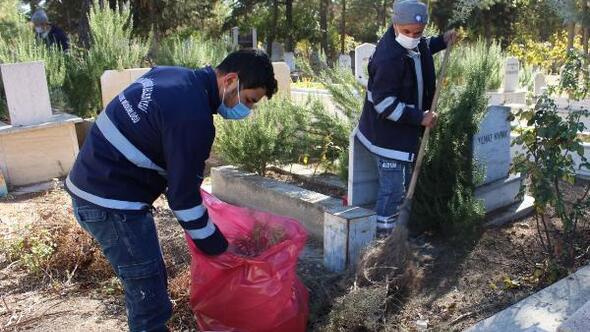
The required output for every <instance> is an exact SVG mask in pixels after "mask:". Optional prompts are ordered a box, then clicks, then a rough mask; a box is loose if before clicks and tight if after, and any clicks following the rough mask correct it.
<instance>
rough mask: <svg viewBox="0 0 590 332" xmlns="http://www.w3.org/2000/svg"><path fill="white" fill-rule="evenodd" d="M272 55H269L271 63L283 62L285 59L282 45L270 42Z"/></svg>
mask: <svg viewBox="0 0 590 332" xmlns="http://www.w3.org/2000/svg"><path fill="white" fill-rule="evenodd" d="M271 48H272V55H271V61H272V62H279V61H283V59H284V58H285V55H284V53H285V50H284V47H283V44H281V43H279V42H272V47H271Z"/></svg>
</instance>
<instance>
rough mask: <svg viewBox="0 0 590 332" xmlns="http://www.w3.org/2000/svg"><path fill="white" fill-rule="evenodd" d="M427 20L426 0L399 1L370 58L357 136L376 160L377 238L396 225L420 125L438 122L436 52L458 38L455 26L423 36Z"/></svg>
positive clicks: (424, 125)
mask: <svg viewBox="0 0 590 332" xmlns="http://www.w3.org/2000/svg"><path fill="white" fill-rule="evenodd" d="M427 23H428V8H427V7H426V5H425V4H424V3H422V2H420V1H417V0H396V1H395V2H394V4H393V24H392V26H390V27H389V29H388V30H387V32H386V33H385V35H384V36H383V37H382V38H381V40H380V41H379V44H378V45H377V48H376V49H375V53H374V54H373V56H372V57H371V59H370V61H369V68H368V69H369V82H368V86H367V95H366V98H365V103H364V107H363V112H362V115H361V119H360V122H359V126H358V128H357V129H355V137H356V139H357V140H358V141H360V142H361V143H362V144H363V145H364V146H365V147H366V148H367V149H368V150H369V151H371V152H372V153H373V155H374V156H375V161H376V163H377V171H378V175H379V189H378V192H377V202H376V206H375V212H376V214H377V235H378V236H379V237H385V236H387V235H388V234H390V233H391V232H392V230H393V229H394V228H395V226H396V220H397V216H398V208H399V205H400V204H401V203H402V202H403V200H404V195H405V189H406V186H407V185H408V184H409V182H410V179H411V174H412V162H414V159H415V157H416V152H417V149H418V142H419V139H420V135H421V133H422V128H423V127H433V126H434V125H435V124H436V118H437V115H436V114H435V113H433V112H429V111H428V110H429V109H430V106H431V104H432V99H433V97H434V92H435V82H436V77H435V71H434V61H433V58H432V55H433V54H435V53H437V52H439V51H441V50H443V49H445V48H446V46H447V44H448V43H449V42H452V41H453V40H455V39H456V38H457V34H456V32H455V31H453V30H451V31H448V32H446V33H445V34H444V35H441V36H438V37H433V38H425V37H424V29H425V28H426V24H427Z"/></svg>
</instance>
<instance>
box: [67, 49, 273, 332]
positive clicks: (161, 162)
mask: <svg viewBox="0 0 590 332" xmlns="http://www.w3.org/2000/svg"><path fill="white" fill-rule="evenodd" d="M276 91H277V82H276V80H275V78H274V73H273V67H272V63H271V62H270V60H269V58H268V56H267V55H266V54H265V53H264V52H262V51H259V50H241V51H237V52H234V53H232V54H230V55H229V56H228V57H226V58H225V60H223V62H222V63H221V64H220V65H219V66H217V67H216V68H211V67H205V68H202V69H197V70H193V69H187V68H180V67H156V68H153V69H152V70H151V71H149V72H148V73H146V74H145V75H143V76H142V77H141V78H139V79H138V80H137V81H135V82H134V83H132V84H131V85H130V86H129V87H128V88H126V89H125V90H124V91H123V92H121V93H120V94H119V95H118V96H117V97H116V98H114V99H113V100H112V101H111V102H110V103H109V104H108V106H107V107H106V109H105V110H104V111H103V112H102V113H101V114H100V115H99V116H98V117H97V119H96V123H95V124H94V125H93V127H92V129H91V130H90V133H89V135H88V137H87V138H86V141H85V143H84V146H83V147H82V149H81V151H80V153H79V155H78V158H77V160H76V163H75V164H74V167H73V169H72V171H71V172H70V174H69V175H68V178H67V179H66V189H67V190H68V192H69V193H70V194H71V196H72V200H73V207H74V214H75V217H76V219H77V220H78V222H79V223H80V225H81V226H82V228H84V229H85V230H86V231H87V232H88V233H90V234H91V235H92V236H93V237H94V238H95V239H96V241H97V242H98V243H99V244H100V246H101V249H102V251H103V253H104V255H105V256H106V257H107V258H108V260H109V262H110V263H111V265H112V266H113V269H114V270H115V272H116V274H117V276H118V277H119V278H120V280H121V281H122V283H123V287H124V289H125V304H126V308H127V316H128V324H129V329H130V330H131V331H166V330H167V328H166V322H167V321H168V319H169V318H170V316H171V313H172V305H171V303H170V299H169V297H168V292H167V276H166V267H165V265H164V261H163V259H162V252H161V249H160V244H159V242H158V236H157V232H156V227H155V225H154V219H153V217H152V213H151V206H152V203H153V202H154V200H156V199H157V198H158V197H159V196H160V195H161V194H162V193H165V194H166V197H167V199H168V204H169V206H170V208H171V209H172V211H173V212H174V214H175V216H176V218H177V219H178V222H179V223H180V226H181V227H182V228H183V229H184V230H185V231H186V233H187V234H188V235H189V236H190V237H191V238H192V239H193V241H194V243H195V244H196V246H197V247H198V248H199V249H200V250H201V251H203V252H204V253H205V254H208V255H219V254H221V253H223V252H224V251H225V250H226V249H227V245H228V243H227V241H226V239H225V237H224V236H223V234H222V233H221V232H220V231H219V229H218V228H217V226H216V225H215V223H214V220H211V219H210V218H209V216H208V214H207V209H206V208H205V206H204V205H203V202H202V199H201V195H200V193H199V188H200V186H201V181H202V179H203V171H204V167H205V160H207V158H208V157H209V153H210V151H211V145H212V144H213V139H214V137H215V128H214V124H213V116H214V115H215V114H219V115H220V116H222V117H223V118H225V119H228V120H238V119H243V118H245V117H246V116H248V115H249V114H250V110H251V108H252V106H253V105H254V104H256V103H257V102H258V101H260V100H261V99H262V98H263V97H265V96H266V97H268V98H271V97H272V95H273V94H274V93H275V92H276Z"/></svg>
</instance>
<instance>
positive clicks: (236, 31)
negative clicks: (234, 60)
mask: <svg viewBox="0 0 590 332" xmlns="http://www.w3.org/2000/svg"><path fill="white" fill-rule="evenodd" d="M231 40H232V46H233V47H238V44H239V41H240V28H238V27H233V28H231Z"/></svg>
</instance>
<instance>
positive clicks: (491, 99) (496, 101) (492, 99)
mask: <svg viewBox="0 0 590 332" xmlns="http://www.w3.org/2000/svg"><path fill="white" fill-rule="evenodd" d="M486 97H487V98H488V105H503V104H504V93H503V92H496V91H488V92H486Z"/></svg>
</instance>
